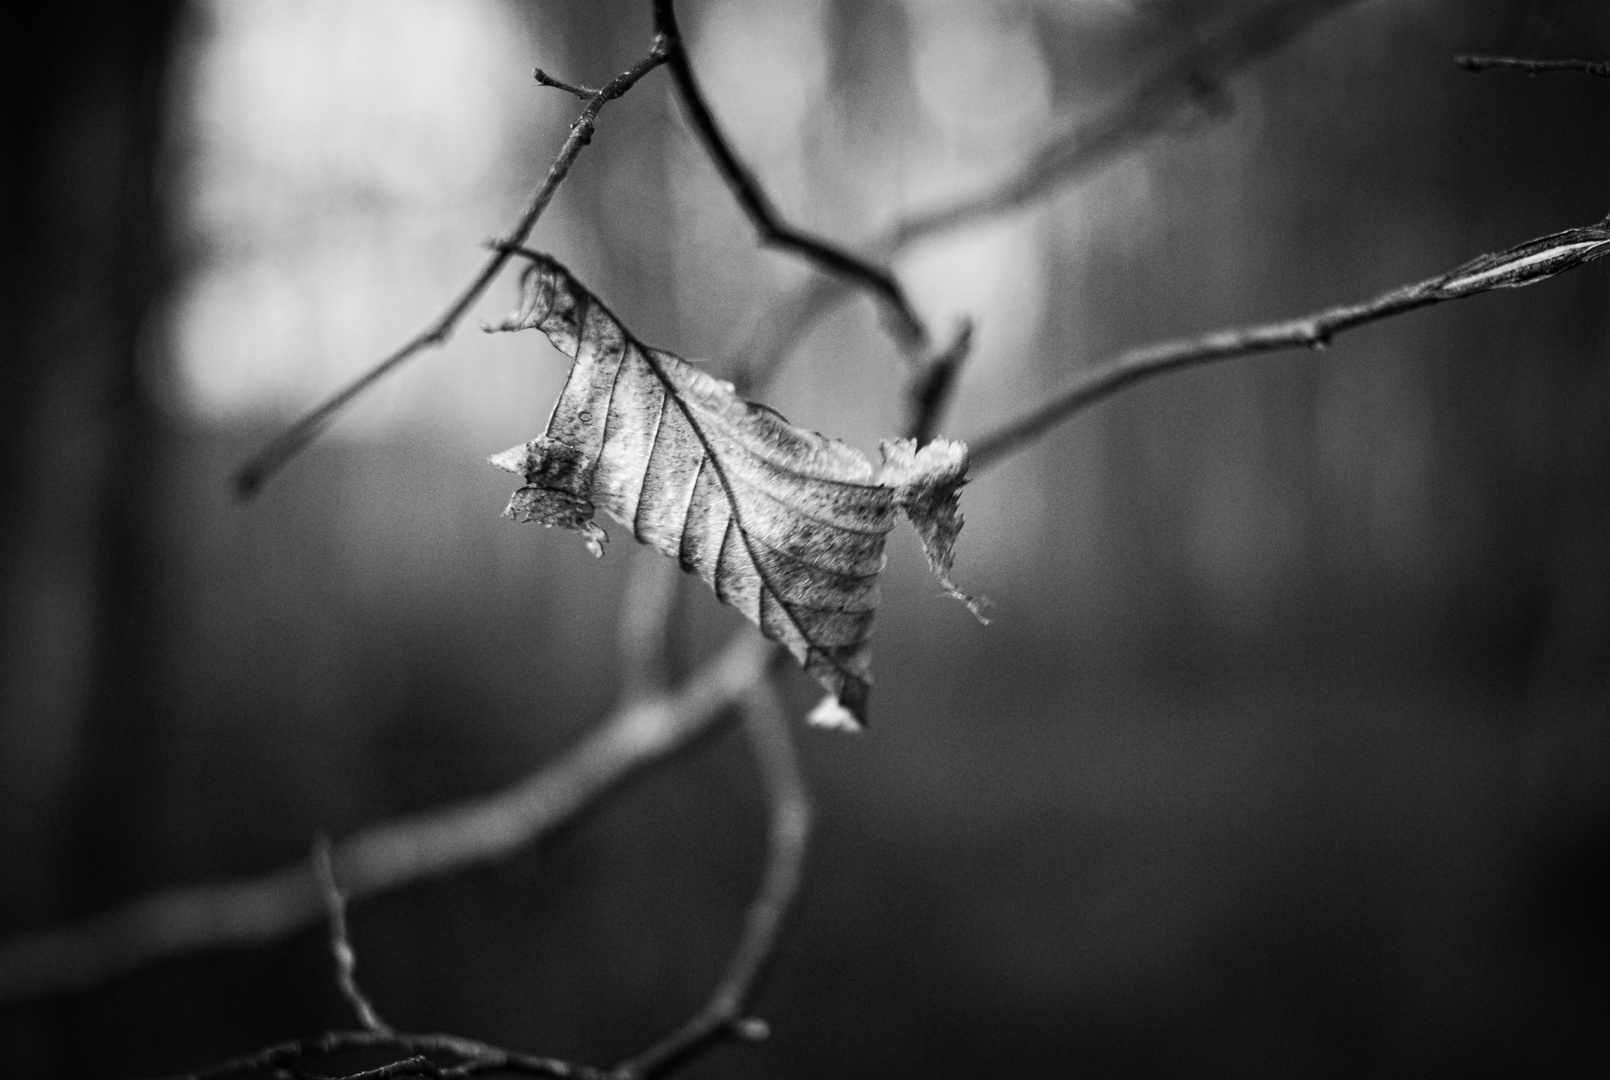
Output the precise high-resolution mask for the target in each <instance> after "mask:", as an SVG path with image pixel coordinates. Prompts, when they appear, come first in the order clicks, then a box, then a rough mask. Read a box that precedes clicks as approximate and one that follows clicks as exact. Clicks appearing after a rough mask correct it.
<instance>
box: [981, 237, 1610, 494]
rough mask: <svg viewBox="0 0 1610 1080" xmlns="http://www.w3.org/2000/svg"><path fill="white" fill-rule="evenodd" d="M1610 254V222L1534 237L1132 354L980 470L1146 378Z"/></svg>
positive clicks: (985, 452)
mask: <svg viewBox="0 0 1610 1080" xmlns="http://www.w3.org/2000/svg"><path fill="white" fill-rule="evenodd" d="M1606 254H1610V218H1606V219H1605V220H1604V221H1601V222H1598V223H1597V224H1594V225H1586V226H1583V227H1581V228H1576V229H1567V230H1565V231H1564V232H1557V233H1553V234H1551V235H1549V236H1544V237H1540V238H1538V239H1536V240H1530V241H1528V242H1526V243H1524V244H1520V245H1518V246H1516V247H1513V248H1509V249H1508V250H1506V251H1500V252H1495V253H1493V254H1490V255H1481V256H1478V257H1477V258H1474V259H1472V260H1470V261H1469V262H1467V263H1463V264H1462V265H1460V266H1457V267H1455V268H1454V269H1452V270H1450V271H1448V272H1447V273H1445V274H1441V275H1439V276H1437V277H1434V278H1428V279H1427V280H1425V281H1420V282H1416V283H1415V284H1412V285H1405V286H1402V287H1401V288H1397V289H1393V290H1392V291H1390V292H1386V293H1382V294H1381V295H1380V296H1377V297H1375V298H1374V299H1372V300H1366V301H1364V302H1362V303H1358V304H1342V305H1339V306H1337V307H1331V308H1326V309H1324V310H1323V311H1318V312H1315V313H1313V314H1311V315H1306V316H1303V317H1302V318H1299V319H1291V320H1288V321H1286V322H1277V323H1266V324H1263V325H1261V326H1250V327H1243V328H1240V329H1234V330H1219V331H1215V332H1214V333H1210V334H1205V335H1203V336H1201V337H1194V338H1185V339H1182V340H1178V341H1168V342H1163V343H1162V344H1159V345H1148V346H1145V347H1143V348H1139V349H1132V350H1130V351H1129V352H1126V353H1123V354H1121V355H1119V356H1118V357H1116V358H1114V359H1112V360H1109V361H1107V362H1105V363H1101V364H1097V365H1095V366H1093V367H1090V368H1087V369H1085V370H1084V371H1081V372H1079V373H1078V374H1077V375H1075V376H1074V377H1073V378H1072V379H1071V380H1069V381H1068V382H1067V383H1066V384H1065V385H1064V386H1063V387H1062V389H1060V390H1058V391H1056V392H1055V393H1053V394H1052V395H1051V396H1050V397H1049V398H1048V399H1047V400H1046V401H1045V402H1044V403H1043V404H1041V405H1038V406H1036V407H1035V408H1033V409H1031V410H1029V411H1028V412H1026V413H1024V414H1023V415H1022V416H1020V417H1018V418H1017V419H1015V420H1011V421H1009V422H1007V423H1006V424H1004V425H1002V426H1001V427H999V428H997V429H996V430H995V431H992V432H990V433H989V434H987V435H985V436H983V437H982V438H979V439H974V440H969V447H970V455H969V456H970V460H971V461H972V463H973V465H974V467H975V468H984V467H986V466H988V465H991V464H994V463H995V462H996V461H999V460H1000V459H1001V458H1003V457H1006V456H1007V455H1008V454H1011V453H1014V452H1016V451H1018V450H1021V449H1023V448H1024V447H1026V446H1028V445H1029V444H1030V443H1032V442H1033V441H1034V440H1035V439H1036V438H1038V437H1039V436H1040V435H1042V434H1044V433H1045V432H1046V431H1047V430H1048V429H1050V428H1051V427H1053V426H1054V425H1056V424H1058V423H1060V422H1062V421H1063V420H1066V419H1067V418H1068V417H1070V416H1072V415H1074V414H1075V413H1077V412H1079V411H1081V410H1083V409H1087V408H1089V407H1090V406H1091V405H1094V404H1095V403H1096V402H1098V401H1101V400H1103V399H1105V398H1108V397H1111V396H1112V395H1113V394H1116V393H1117V392H1118V391H1120V390H1122V389H1124V388H1125V387H1128V386H1132V385H1134V384H1135V383H1137V382H1140V381H1142V380H1144V379H1149V378H1152V377H1153V376H1156V375H1161V374H1164V373H1165V372H1169V371H1177V370H1179V369H1181V368H1185V367H1192V366H1194V365H1197V364H1205V363H1210V362H1212V361H1216V360H1229V359H1232V358H1234V357H1238V356H1247V355H1250V354H1253V353H1262V352H1273V351H1276V350H1280V349H1294V348H1304V347H1306V348H1311V349H1318V348H1323V347H1324V346H1326V345H1327V344H1329V343H1330V339H1331V338H1332V337H1333V336H1335V335H1336V334H1339V333H1341V332H1342V331H1344V330H1351V329H1352V328H1353V327H1355V326H1362V325H1364V324H1365V323H1370V322H1375V321H1377V320H1379V319H1385V318H1389V317H1391V316H1393V315H1401V314H1403V313H1404V312H1406V311H1413V310H1415V309H1416V308H1422V307H1428V306H1430V305H1432V304H1440V303H1442V302H1443V301H1445V300H1458V299H1460V298H1461V297H1465V296H1474V295H1476V294H1477V293H1483V292H1488V291H1490V290H1493V289H1517V288H1521V287H1523V286H1526V285H1533V284H1536V283H1537V282H1539V281H1542V280H1543V279H1545V278H1549V277H1553V276H1554V275H1555V274H1560V273H1564V272H1565V271H1567V270H1572V269H1575V268H1576V267H1578V266H1581V265H1583V264H1584V263H1589V262H1592V261H1593V260H1595V259H1599V258H1603V257H1604V256H1605V255H1606Z"/></svg>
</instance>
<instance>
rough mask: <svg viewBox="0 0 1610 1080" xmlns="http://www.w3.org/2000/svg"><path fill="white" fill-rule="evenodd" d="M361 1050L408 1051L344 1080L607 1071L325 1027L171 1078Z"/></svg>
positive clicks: (597, 1075) (190, 1079)
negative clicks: (447, 1061) (439, 1060)
mask: <svg viewBox="0 0 1610 1080" xmlns="http://www.w3.org/2000/svg"><path fill="white" fill-rule="evenodd" d="M360 1050H392V1051H396V1052H397V1053H400V1054H406V1055H408V1056H407V1057H406V1058H403V1059H401V1060H399V1061H394V1062H391V1063H390V1064H388V1065H384V1066H382V1067H381V1069H380V1070H375V1069H368V1070H365V1071H363V1072H359V1073H349V1074H347V1076H346V1077H345V1078H344V1080H368V1078H378V1077H397V1076H429V1077H434V1078H444V1080H457V1078H459V1077H471V1076H481V1075H485V1074H487V1073H493V1072H503V1073H514V1074H516V1075H519V1076H545V1077H552V1078H554V1080H607V1074H606V1073H605V1072H604V1070H602V1069H597V1068H593V1067H591V1066H587V1065H576V1064H572V1063H571V1062H568V1061H561V1060H559V1059H558V1058H548V1057H539V1056H537V1055H535V1054H522V1053H519V1052H518V1051H514V1050H505V1049H503V1048H502V1047H498V1046H492V1045H490V1044H489V1043H483V1042H478V1041H476V1040H474V1039H465V1038H461V1037H460V1036H457V1035H444V1034H435V1033H432V1034H411V1033H408V1032H400V1031H385V1032H381V1031H330V1032H326V1033H325V1034H323V1035H320V1036H317V1037H316V1038H311V1039H294V1040H291V1041H289V1042H283V1043H277V1044H276V1045H274V1046H269V1047H264V1048H263V1049H261V1050H258V1051H255V1052H254V1053H251V1054H245V1055H242V1056H241V1057H236V1058H230V1059H229V1060H228V1061H223V1062H220V1063H218V1064H216V1065H210V1066H208V1067H207V1068H205V1069H201V1070H198V1071H196V1072H189V1073H183V1074H181V1075H180V1076H176V1077H173V1078H172V1080H228V1078H230V1077H236V1076H263V1075H279V1074H282V1073H283V1072H285V1071H286V1070H291V1069H296V1068H297V1066H298V1065H300V1064H301V1063H304V1062H307V1061H309V1060H316V1059H318V1058H323V1057H330V1056H333V1055H336V1054H346V1053H352V1052H354V1051H360ZM433 1056H435V1057H447V1058H453V1059H455V1060H456V1062H457V1064H455V1065H437V1064H435V1063H434V1062H433V1061H432V1057H433ZM410 1070H411V1071H410ZM297 1071H298V1072H302V1071H303V1070H299V1069H298V1070H297Z"/></svg>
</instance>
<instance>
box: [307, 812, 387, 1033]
mask: <svg viewBox="0 0 1610 1080" xmlns="http://www.w3.org/2000/svg"><path fill="white" fill-rule="evenodd" d="M313 875H314V877H316V878H317V879H318V882H319V891H320V892H322V893H323V894H324V907H325V911H326V912H327V913H328V914H329V918H330V955H331V957H332V958H334V960H335V981H336V985H337V986H338V987H340V989H341V996H342V997H344V998H346V999H347V1002H348V1004H350V1005H351V1006H352V1011H353V1012H355V1013H357V1014H358V1023H360V1024H362V1025H363V1026H364V1027H365V1028H366V1029H368V1030H369V1031H373V1032H375V1033H377V1034H380V1035H390V1034H391V1033H392V1029H391V1025H390V1024H388V1023H386V1022H385V1021H384V1020H382V1019H380V1014H379V1013H377V1012H376V1011H375V1007H374V1005H373V1004H371V1003H370V1001H369V998H368V997H367V996H365V994H364V992H363V991H362V990H360V989H359V988H358V954H357V953H356V952H354V951H353V949H352V940H351V938H350V937H349V936H348V934H347V898H346V896H345V895H343V894H342V892H341V886H340V885H338V884H336V880H335V867H334V866H332V865H331V864H330V838H329V837H328V836H326V835H324V833H322V832H321V833H319V834H318V836H316V837H315V838H314V840H313Z"/></svg>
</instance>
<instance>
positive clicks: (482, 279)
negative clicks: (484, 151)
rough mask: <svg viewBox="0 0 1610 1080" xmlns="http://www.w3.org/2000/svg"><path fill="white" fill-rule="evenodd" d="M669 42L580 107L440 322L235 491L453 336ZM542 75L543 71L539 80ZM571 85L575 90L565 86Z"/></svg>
mask: <svg viewBox="0 0 1610 1080" xmlns="http://www.w3.org/2000/svg"><path fill="white" fill-rule="evenodd" d="M669 49H670V46H669V43H668V42H667V41H666V40H665V38H664V36H663V35H661V36H658V37H656V38H655V40H654V45H653V47H652V48H651V49H650V50H649V52H648V55H647V56H645V57H643V59H641V60H639V61H638V62H637V63H635V64H633V65H632V66H631V67H630V68H628V69H627V70H626V71H623V72H621V73H620V74H619V75H617V76H615V77H614V78H613V79H611V80H610V81H609V82H608V83H606V84H604V86H603V87H602V88H601V89H599V90H598V91H596V92H595V93H594V94H593V95H592V97H591V99H590V100H589V101H588V102H587V107H586V108H584V109H582V111H581V115H580V116H578V117H577V118H576V121H575V123H573V124H571V125H570V134H569V135H568V136H566V137H565V141H564V144H563V145H562V146H561V147H560V148H559V154H558V156H557V157H555V158H554V161H553V164H552V165H551V166H549V168H548V175H547V176H546V177H544V178H543V181H542V183H541V184H540V185H538V187H537V190H536V191H535V192H534V193H533V194H532V196H531V199H530V201H529V202H527V203H526V207H525V209H524V210H523V211H522V212H521V214H520V218H519V220H518V221H517V222H515V225H514V227H513V228H512V229H510V230H509V232H508V233H507V235H505V236H504V237H502V238H501V239H500V240H498V241H497V242H495V243H494V244H493V245H492V255H491V257H490V258H489V259H487V261H486V264H485V265H483V266H482V267H481V270H480V272H479V273H478V274H476V275H475V278H474V279H473V280H472V281H471V282H470V283H469V285H467V286H466V287H465V288H464V291H463V292H461V293H460V294H459V295H458V298H457V299H455V300H454V301H453V302H452V303H451V304H449V305H448V307H447V310H446V311H444V312H442V314H441V315H439V316H437V318H436V321H435V322H433V323H431V324H430V325H429V326H427V327H426V328H425V329H424V330H421V331H420V332H419V333H418V334H417V335H415V336H414V337H413V338H412V339H411V340H409V341H408V342H407V343H406V344H405V345H403V346H402V347H401V348H399V349H398V350H397V351H396V352H394V353H392V354H391V355H390V356H388V357H386V358H385V359H384V360H382V361H380V363H378V364H376V365H375V366H374V367H373V368H371V369H369V371H367V372H366V373H364V374H363V375H361V376H360V377H358V378H357V379H356V380H354V381H353V382H351V383H349V384H348V385H347V386H346V387H344V388H343V389H342V390H340V391H338V392H337V393H336V394H334V395H333V396H331V397H330V398H328V399H327V400H325V402H324V403H323V404H321V405H319V406H318V407H317V408H315V409H314V410H313V411H312V412H310V413H308V414H307V415H306V416H304V417H303V418H302V419H300V420H298V421H297V422H296V423H294V424H292V425H291V426H290V427H288V428H286V429H285V430H284V431H283V432H281V433H280V434H279V435H278V436H276V437H275V438H274V439H273V441H271V442H270V443H269V444H268V445H267V446H265V447H263V449H261V450H259V451H258V452H257V453H256V454H255V455H254V456H253V457H252V458H251V459H250V460H249V461H247V462H246V464H245V465H243V466H242V467H241V469H240V471H239V472H238V473H236V474H235V490H236V492H237V494H239V495H240V496H241V497H242V498H250V497H251V496H252V495H255V494H256V493H257V491H258V490H259V489H260V488H261V487H262V486H263V483H264V482H265V481H266V480H268V478H269V477H271V476H272V475H274V473H276V472H278V471H279V469H280V467H281V466H283V465H284V464H285V463H286V462H287V461H289V460H290V459H291V458H292V457H294V456H296V454H297V453H298V452H299V451H301V450H302V449H303V448H304V447H305V446H307V444H308V443H309V442H311V441H312V440H313V439H314V438H315V437H317V435H318V434H319V432H321V431H323V430H324V427H325V425H327V424H328V423H329V422H330V421H331V420H332V419H333V418H334V417H335V414H336V413H338V412H340V411H341V410H342V409H343V408H344V407H345V406H346V405H347V404H348V403H349V402H351V401H352V400H353V399H354V398H356V397H357V396H358V395H359V394H362V393H363V392H364V391H365V390H367V389H368V388H369V387H371V386H373V385H374V384H375V383H376V382H378V381H379V380H380V379H382V378H384V377H385V376H386V375H388V374H390V373H391V372H392V371H394V370H396V368H397V367H399V366H400V365H401V364H402V363H403V362H405V361H406V360H408V359H410V358H411V357H413V356H414V355H416V354H417V353H420V352H422V351H424V350H425V349H428V348H432V347H435V346H438V345H441V344H443V343H444V342H446V341H447V339H448V338H450V337H451V336H452V334H453V331H454V329H456V328H457V326H458V323H459V321H460V320H462V319H463V318H464V316H465V315H466V314H468V312H469V310H470V308H472V307H474V306H475V302H476V301H477V300H479V299H480V298H481V294H482V293H484V292H486V289H487V287H488V286H489V285H491V284H492V282H493V281H494V280H495V279H496V278H497V276H498V273H499V272H500V271H502V269H503V267H504V265H505V264H506V263H507V262H508V261H509V258H510V249H511V248H514V247H518V246H519V245H520V244H522V243H524V242H525V239H526V237H528V236H530V235H531V230H532V228H533V227H535V225H536V223H537V219H538V218H539V217H541V216H542V212H543V211H544V210H546V209H547V208H548V203H549V202H550V201H552V199H553V196H554V192H556V191H558V190H559V185H560V184H562V183H563V182H564V179H565V177H566V176H567V175H569V173H570V167H571V165H572V164H574V163H575V160H576V158H577V157H578V156H580V154H581V151H582V148H583V147H585V146H586V145H587V144H588V143H589V142H591V141H592V137H593V128H594V125H595V124H596V122H597V120H598V114H599V113H600V112H601V111H602V110H603V108H604V106H605V105H607V104H609V103H610V102H611V101H614V100H615V99H616V98H619V97H621V96H622V95H623V94H625V93H626V92H627V91H628V90H630V89H631V88H632V87H633V86H634V85H635V84H636V83H637V81H638V80H639V79H641V78H642V77H643V76H644V75H647V74H648V73H649V72H650V71H653V70H654V69H655V68H657V67H659V66H660V65H661V64H663V63H665V62H666V60H667V58H668V55H669ZM540 78H541V75H540V73H539V79H540ZM567 89H573V88H569V87H567Z"/></svg>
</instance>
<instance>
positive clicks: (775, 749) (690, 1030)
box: [614, 679, 811, 1080]
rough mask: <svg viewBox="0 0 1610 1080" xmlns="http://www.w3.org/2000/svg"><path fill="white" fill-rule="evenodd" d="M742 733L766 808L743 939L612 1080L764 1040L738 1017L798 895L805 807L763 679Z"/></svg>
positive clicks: (789, 743) (785, 730)
mask: <svg viewBox="0 0 1610 1080" xmlns="http://www.w3.org/2000/svg"><path fill="white" fill-rule="evenodd" d="M744 729H745V731H746V732H747V733H748V735H749V742H750V746H751V748H752V749H753V750H754V754H755V763H756V765H757V766H758V767H759V770H760V775H761V780H762V781H763V783H764V785H765V788H766V802H767V804H768V806H769V807H770V824H769V828H768V838H767V844H766V868H765V871H764V873H763V875H762V878H761V883H760V888H759V890H758V891H757V892H756V894H755V899H754V901H753V902H752V903H751V904H750V905H749V911H748V914H747V915H746V916H745V917H744V929H743V936H742V937H741V938H740V939H739V941H738V947H737V949H736V950H734V952H733V955H732V959H731V960H730V961H729V962H728V964H727V969H726V971H725V972H724V973H723V974H722V976H721V981H720V982H719V983H717V984H716V988H715V990H714V992H713V993H712V994H711V995H710V999H709V1001H707V1002H706V1003H705V1005H704V1007H703V1008H702V1009H700V1010H699V1012H698V1013H697V1014H696V1015H695V1016H694V1017H693V1018H692V1019H690V1020H689V1021H688V1022H687V1023H686V1024H684V1025H682V1027H680V1028H678V1029H677V1030H676V1031H675V1032H673V1033H672V1034H671V1035H669V1036H668V1037H667V1038H666V1039H664V1040H663V1041H662V1042H660V1043H658V1044H656V1045H655V1046H653V1047H651V1048H649V1049H648V1050H646V1051H644V1052H643V1053H641V1054H638V1055H636V1056H635V1057H631V1058H628V1059H627V1060H626V1061H623V1062H621V1063H620V1064H619V1065H617V1066H616V1067H615V1069H614V1075H615V1076H616V1077H618V1078H621V1080H650V1078H652V1077H656V1076H661V1075H664V1074H665V1073H667V1072H670V1071H671V1070H672V1069H674V1068H676V1067H677V1066H678V1065H679V1064H681V1063H683V1062H685V1061H687V1060H689V1059H690V1058H692V1057H693V1056H695V1055H697V1054H699V1053H700V1052H702V1051H704V1050H705V1049H707V1048H709V1047H711V1046H714V1045H715V1044H717V1043H719V1042H722V1041H725V1040H727V1039H738V1040H742V1041H746V1042H756V1041H759V1040H762V1039H764V1038H766V1036H767V1034H768V1029H767V1026H766V1024H765V1022H764V1021H762V1020H757V1019H755V1018H753V1017H750V1016H747V1015H746V1010H747V1008H748V1006H749V1003H750V1001H751V999H752V998H753V996H754V994H755V992H756V990H757V989H758V987H759V984H760V980H761V977H762V976H763V975H764V974H765V970H766V967H767V965H768V964H769V962H770V961H771V958H772V955H773V954H774V953H775V952H776V949H777V941H778V937H779V935H780V934H781V932H782V928H783V923H784V922H785V920H786V919H787V917H788V913H789V911H790V909H791V908H792V907H793V904H794V898H795V896H796V895H797V894H798V892H799V886H800V880H801V878H802V876H803V874H804V864H805V850H806V846H807V844H808V842H809V838H810V825H811V807H810V798H809V795H808V793H807V792H806V789H805V780H804V778H803V777H802V776H801V775H800V770H799V759H798V755H797V754H796V753H795V750H794V740H793V735H792V733H791V732H790V731H789V726H788V716H787V715H786V713H785V712H784V710H783V707H782V703H781V702H779V701H778V700H777V692H776V690H775V689H773V687H772V686H771V683H770V681H769V680H767V679H760V680H757V681H756V682H755V683H754V684H753V685H752V686H751V687H750V689H749V691H748V692H747V693H746V694H745V699H744Z"/></svg>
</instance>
